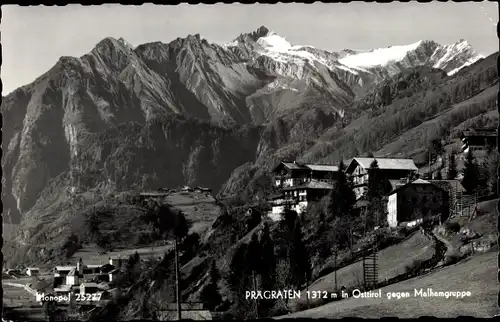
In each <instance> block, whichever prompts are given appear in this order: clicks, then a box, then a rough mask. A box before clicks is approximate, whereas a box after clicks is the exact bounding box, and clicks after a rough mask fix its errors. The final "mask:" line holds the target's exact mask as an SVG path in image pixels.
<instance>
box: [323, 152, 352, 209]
mask: <svg viewBox="0 0 500 322" xmlns="http://www.w3.org/2000/svg"><path fill="white" fill-rule="evenodd" d="M355 202H356V195H355V193H354V190H353V183H352V179H351V178H350V177H349V176H347V175H346V173H345V166H344V162H342V161H341V162H340V164H339V170H338V177H337V180H336V181H335V182H334V184H333V189H332V192H331V194H330V203H329V205H328V211H329V212H330V214H331V215H333V216H348V215H350V214H351V212H352V208H353V206H354V203H355Z"/></svg>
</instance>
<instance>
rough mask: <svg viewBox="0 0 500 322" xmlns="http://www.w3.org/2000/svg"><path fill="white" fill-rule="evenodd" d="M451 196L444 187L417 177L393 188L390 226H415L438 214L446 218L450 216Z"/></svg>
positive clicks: (390, 202)
mask: <svg viewBox="0 0 500 322" xmlns="http://www.w3.org/2000/svg"><path fill="white" fill-rule="evenodd" d="M449 209H450V207H449V196H448V192H447V191H446V190H444V189H443V188H441V187H439V186H437V185H435V184H433V183H431V182H429V181H426V180H422V179H417V180H415V181H412V182H410V183H408V184H406V185H404V186H401V187H399V188H397V189H395V190H393V191H392V192H391V193H390V194H389V196H388V201H387V222H388V223H389V227H396V226H398V225H405V226H414V225H417V224H419V223H421V222H423V220H424V219H425V218H426V217H435V216H438V217H439V219H441V220H444V219H446V218H447V217H448V216H449Z"/></svg>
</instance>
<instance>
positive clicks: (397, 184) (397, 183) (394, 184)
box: [389, 179, 408, 190]
mask: <svg viewBox="0 0 500 322" xmlns="http://www.w3.org/2000/svg"><path fill="white" fill-rule="evenodd" d="M389 183H390V185H391V190H396V189H397V188H399V187H402V186H404V185H405V184H407V183H408V179H390V180H389Z"/></svg>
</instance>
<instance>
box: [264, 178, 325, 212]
mask: <svg viewBox="0 0 500 322" xmlns="http://www.w3.org/2000/svg"><path fill="white" fill-rule="evenodd" d="M332 188H333V185H332V184H331V183H328V182H322V181H315V180H314V181H307V182H305V183H303V184H300V185H295V186H288V187H285V188H283V192H282V194H279V195H275V196H273V197H272V201H271V204H272V210H271V212H270V213H269V217H271V218H272V219H273V220H279V219H280V218H281V214H282V213H283V212H284V210H285V208H286V207H290V209H291V210H294V211H296V212H297V214H299V215H300V214H301V213H303V212H304V211H305V210H306V208H307V205H308V203H309V202H311V201H317V200H319V199H321V198H322V197H324V196H325V195H327V194H328V193H329V192H330V191H331V190H332Z"/></svg>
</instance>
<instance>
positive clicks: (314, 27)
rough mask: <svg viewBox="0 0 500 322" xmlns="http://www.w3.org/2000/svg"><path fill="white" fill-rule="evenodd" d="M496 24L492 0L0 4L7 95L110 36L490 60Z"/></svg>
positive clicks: (494, 48) (494, 47)
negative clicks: (264, 41)
mask: <svg viewBox="0 0 500 322" xmlns="http://www.w3.org/2000/svg"><path fill="white" fill-rule="evenodd" d="M497 21H498V5H497V4H496V3H494V2H482V3H473V2H465V3H454V2H446V3H440V2H432V3H425V4H424V3H416V2H415V3H396V2H394V3H389V4H377V3H364V2H359V3H348V4H324V3H315V4H274V5H267V4H253V5H245V4H216V5H188V4H184V5H178V6H166V5H165V6H155V5H142V6H121V5H102V6H86V7H85V6H80V5H68V6H64V7H56V6H52V7H48V6H32V7H20V6H12V5H9V6H2V21H1V26H0V29H1V33H2V34H1V36H2V37H1V40H2V51H3V52H2V56H3V62H2V68H1V77H2V82H3V93H2V94H3V95H6V94H7V93H9V92H11V91H12V90H14V89H16V88H17V87H19V86H22V85H25V84H28V83H31V82H32V81H33V80H35V78H37V77H38V76H40V75H41V74H43V73H45V72H46V71H47V70H48V69H50V68H51V67H52V66H53V65H54V64H55V63H56V62H57V60H58V59H59V57H61V56H82V55H83V54H85V53H87V52H89V51H90V50H91V49H92V48H93V47H94V45H95V44H96V43H97V42H99V40H101V39H103V38H105V37H108V36H111V37H115V38H119V37H123V38H124V39H125V40H127V41H128V42H129V43H131V44H132V45H134V46H137V45H139V44H141V43H146V42H152V41H162V42H169V41H171V40H173V39H175V38H177V37H185V36H187V35H188V34H197V33H199V34H200V35H201V36H202V37H203V38H206V39H207V40H208V41H209V42H215V43H225V42H228V41H231V40H233V39H234V38H236V37H237V36H238V35H239V34H241V33H246V32H251V31H253V30H256V29H257V28H258V27H260V26H261V25H264V26H266V27H268V28H269V29H271V30H273V31H275V32H277V33H278V34H280V35H281V36H283V37H285V38H286V39H287V40H288V41H289V42H291V43H292V44H295V45H311V46H314V47H318V48H322V49H327V50H330V51H339V50H342V49H345V48H349V49H371V48H378V47H387V46H391V45H405V44H410V43H414V42H416V41H419V40H434V41H437V42H438V43H441V44H452V43H455V42H457V41H458V40H459V39H466V40H467V41H469V43H470V44H471V45H472V46H473V47H474V48H475V49H476V50H477V51H478V52H479V53H481V54H483V55H489V54H491V53H493V52H495V51H498V38H497V36H496V27H495V23H496V22H497Z"/></svg>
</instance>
